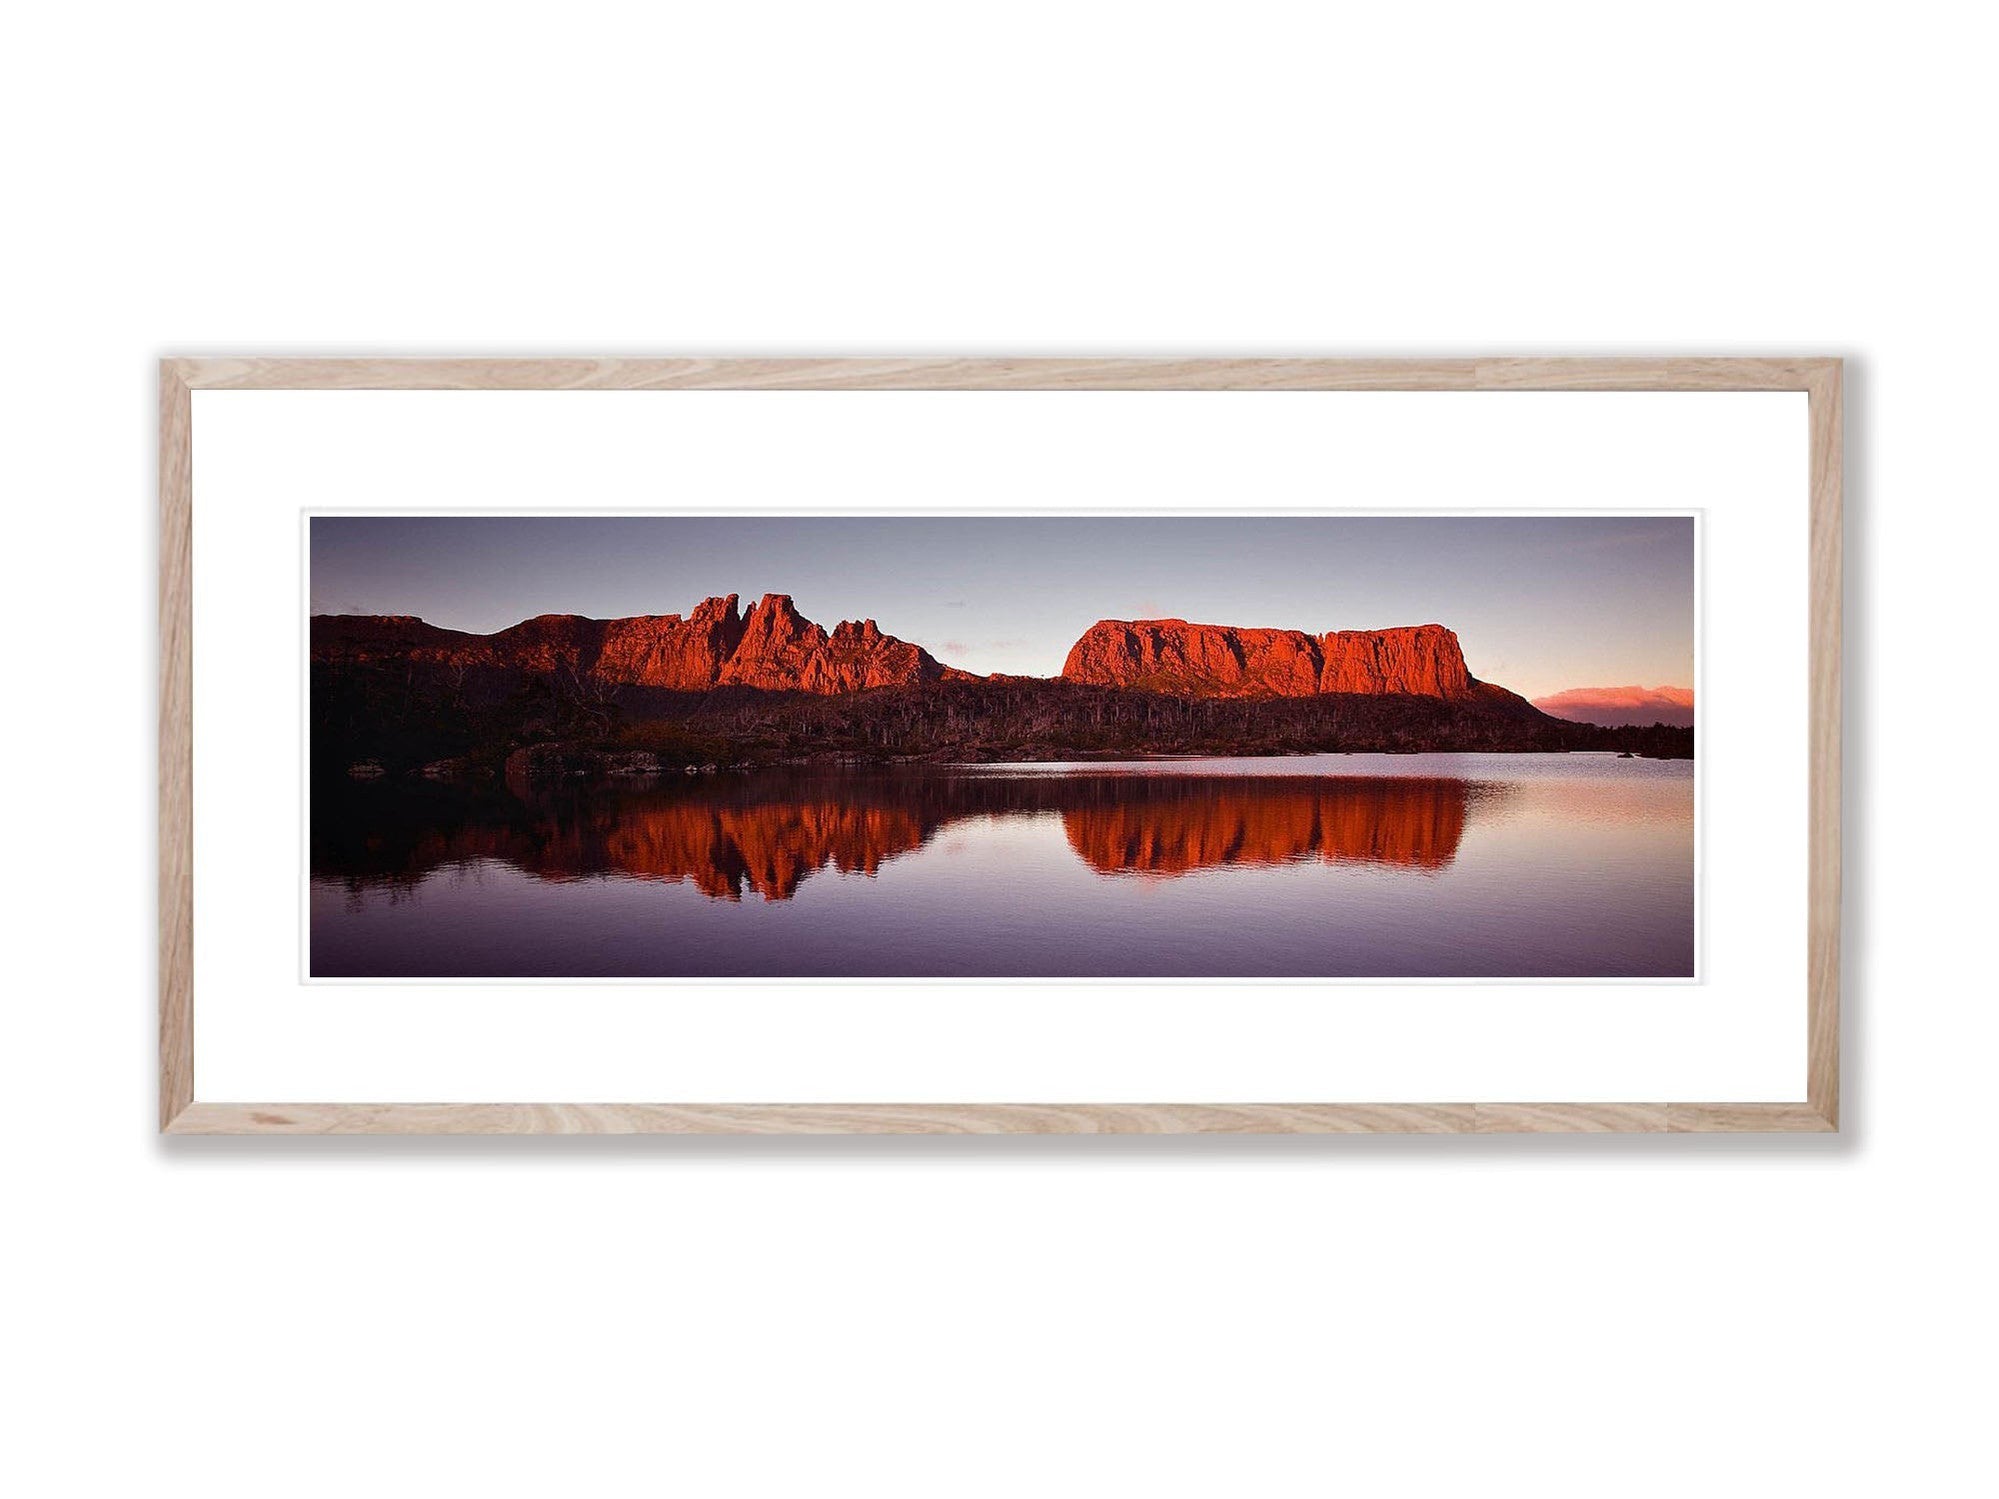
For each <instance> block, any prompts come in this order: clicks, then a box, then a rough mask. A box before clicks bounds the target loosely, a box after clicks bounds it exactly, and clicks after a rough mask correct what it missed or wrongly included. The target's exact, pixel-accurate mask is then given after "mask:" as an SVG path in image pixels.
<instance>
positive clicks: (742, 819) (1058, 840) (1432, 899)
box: [311, 755, 1694, 978]
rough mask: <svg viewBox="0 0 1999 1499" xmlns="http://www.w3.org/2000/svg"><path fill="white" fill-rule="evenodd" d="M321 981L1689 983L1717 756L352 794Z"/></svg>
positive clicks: (783, 773)
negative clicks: (1003, 978)
mask: <svg viewBox="0 0 1999 1499" xmlns="http://www.w3.org/2000/svg"><path fill="white" fill-rule="evenodd" d="M312 832H313V838H312V890H311V942H312V948H311V971H312V973H313V975H314V976H315V977H320V978H343V977H346V978H351V977H377V978H389V977H395V978H441V977H449V978H474V977H477V978H512V977H550V978H552V977H565V978H574V977H619V978H638V977H673V976H720V975H771V976H776V975H786V976H797V975H841V976H888V975H949V976H984V975H1013V976H1019V975H1030V976H1051V977H1052V976H1067V975H1182V976H1203V977H1211V976H1249V975H1259V976H1280V975H1282V976H1319V977H1354V978H1358V977H1471V976H1480V977H1574V978H1608V977H1640V976H1643V977H1687V976H1691V975H1692V973H1693V969H1694V767H1693V765H1692V763H1691V762H1689V761H1657V760H1621V759H1618V758H1616V757H1615V756H1611V755H1322V756H1309V757H1299V758H1285V759H1241V760H1222V759H1217V760H1172V761H1144V762H1129V763H1122V762H1120V763H1103V762H1099V763H1093V764H1088V765H1054V764H1041V765H1016V766H975V767H937V766H923V767H910V768H903V769H893V770H874V769H840V770H796V771H792V770H763V771H756V772H752V773H748V774H743V775H727V774H723V775H707V776H680V775H675V776H667V777H649V778H639V779H631V778H615V777H614V778H610V779H608V780H600V781H589V782H584V781H572V782H561V783H557V784H554V785H544V784H539V783H536V784H528V783H519V784H516V785H515V786H513V787H511V788H509V787H506V786H503V785H499V784H496V783H484V784H480V785H477V786H473V787H469V788H468V787H461V786H443V785H431V784H429V783H423V784H421V785H418V786H410V785H394V784H384V783H374V784H358V785H341V786H335V787H328V788H322V789H320V790H318V791H316V792H315V796H314V804H313V829H312Z"/></svg>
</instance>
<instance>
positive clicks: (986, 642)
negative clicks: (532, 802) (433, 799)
mask: <svg viewBox="0 0 1999 1499" xmlns="http://www.w3.org/2000/svg"><path fill="white" fill-rule="evenodd" d="M311 590H312V610H313V612H314V613H316V614H356V613H359V614H415V615H420V616H421V617H422V618H424V619H427V620H429V621H430V622H431V623H433V624H438V625H444V626H448V627H450V628H452V629H458V630H474V631H479V632H482V633H483V632H487V631H492V630H497V629H502V628H504V627H505V626H507V625H510V624H513V623H515V622H516V621H519V620H522V619H525V618H528V617H529V616H531V615H535V614H587V615H592V616H596V617H598V618H611V617H616V616H619V615H629V614H685V613H686V612H687V611H688V610H689V609H690V608H691V607H692V606H693V605H694V604H695V603H697V602H698V601H700V600H701V599H703V598H705V597H707V596H709V595H711V594H725V593H736V594H741V595H742V596H743V598H744V601H745V604H747V603H749V602H750V601H753V600H754V599H755V598H757V596H759V595H760V594H764V593H788V594H791V595H792V596H793V597H794V598H795V599H796V600H797V601H798V607H799V609H800V611H801V612H803V613H804V614H805V615H806V617H807V618H809V619H814V620H817V621H818V622H819V623H820V624H823V625H825V626H826V627H827V628H828V629H830V628H832V626H833V625H834V624H836V623H837V622H838V621H840V620H842V619H860V618H864V617H865V618H873V619H875V620H876V621H878V622H879V623H880V625H881V627H882V629H884V630H886V631H887V632H888V633H890V634H891V635H899V636H901V637H902V638H904V639H905V640H912V641H914V642H916V643H917V644H918V645H921V646H924V647H925V648H927V649H928V650H929V651H930V652H931V653H932V654H934V655H936V656H937V657H938V658H939V659H941V660H943V661H945V662H948V663H949V664H951V665H953V666H962V667H964V668H966V669H967V670H970V671H976V672H989V671H1006V672H1021V673H1028V674H1032V675H1036V676H1050V675H1053V674H1054V673H1056V672H1058V671H1060V670H1061V667H1062V660H1063V657H1064V656H1065V655H1066V654H1067V653H1068V650H1069V647H1070V645H1071V644H1073V643H1074V642H1075V640H1076V637H1077V636H1079V635H1081V634H1082V633H1083V631H1084V630H1085V629H1087V628H1088V627H1089V626H1090V625H1091V624H1092V623H1094V622H1095V621H1096V620H1099V619H1106V618H1109V619H1144V618H1170V617H1178V618H1182V619H1190V620H1196V621H1200V622H1204V623H1214V624H1234V625H1273V626H1282V627H1285V628H1289V629H1297V630H1306V631H1310V632H1312V633H1314V634H1317V633H1320V632H1323V631H1326V630H1354V629H1378V628H1381V627H1384V626H1388V625H1416V624H1427V623H1431V622H1435V623H1438V624H1444V625H1448V626H1450V627H1451V628H1452V629H1454V630H1456V631H1457V632H1458V635H1459V638H1460V639H1461V640H1462V641H1463V644H1464V650H1465V658H1466V660H1467V662H1468V663H1469V664H1470V666H1471V669H1472V673H1473V674H1474V675H1475V676H1478V677H1481V678H1483V679H1485V680H1486V681H1489V682H1497V683H1499V684H1501V685H1502V686H1505V687H1510V688H1512V689H1513V690H1514V691H1516V692H1520V693H1524V694H1525V695H1527V696H1529V697H1534V696H1539V695H1541V694H1544V693H1549V692H1556V691H1560V690H1562V689H1564V688H1571V687H1590V686H1606V685H1623V684H1642V685H1644V686H1648V687H1652V686H1660V685H1665V684H1671V685H1676V686H1690V685H1692V683H1693V670H1694V523H1693V521H1692V520H1691V519H1687V518H1669V519H1649V518H1648V519H1627V518H1623V517H1582V518H1575V519H1557V518H1534V517H1493V518H1456V517H1450V518H1433V517H1427V516H1386V517H1354V518H1344V517H1309V518H1263V517H1244V518H1214V519H1208V518H1201V519H1184V520H1178V519H1153V518H1135V519H1122V518H1118V519H1107V518H1079V519H1052V518H1042V517H1023V518H1006V519H984V518H962V519H959V518H941V517H940V518H908V519H905V518H854V519H826V518H817V517H815V518H780V517H770V518H756V519H746V518H737V517H727V518H724V517H671V518H667V517H660V518H635V517H548V518H529V517H514V516H496V517H435V518H428V517H426V518H407V517H399V516H398V517H379V518H378V517H363V516H336V517H326V516H321V517H315V518H314V519H313V521H312V580H311Z"/></svg>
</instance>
